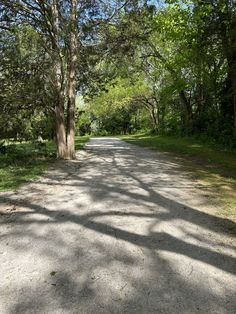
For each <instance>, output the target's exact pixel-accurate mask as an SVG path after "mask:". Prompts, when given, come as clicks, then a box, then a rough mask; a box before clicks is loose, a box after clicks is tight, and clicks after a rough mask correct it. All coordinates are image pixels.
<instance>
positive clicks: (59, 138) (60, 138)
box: [51, 0, 68, 159]
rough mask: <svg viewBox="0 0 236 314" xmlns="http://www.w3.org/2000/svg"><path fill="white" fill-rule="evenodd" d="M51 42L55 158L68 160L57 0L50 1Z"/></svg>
mask: <svg viewBox="0 0 236 314" xmlns="http://www.w3.org/2000/svg"><path fill="white" fill-rule="evenodd" d="M51 41H52V49H53V57H54V87H55V92H56V96H57V97H56V104H55V128H56V144H57V157H58V158H61V159H67V158H68V152H67V145H66V126H65V116H64V104H65V97H64V84H63V81H64V79H63V78H64V75H63V64H62V58H61V56H60V45H59V11H58V0H53V1H52V32H51Z"/></svg>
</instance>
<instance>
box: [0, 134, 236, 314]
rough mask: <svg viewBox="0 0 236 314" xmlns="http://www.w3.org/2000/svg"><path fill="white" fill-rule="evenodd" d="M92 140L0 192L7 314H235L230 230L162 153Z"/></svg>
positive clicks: (235, 272)
mask: <svg viewBox="0 0 236 314" xmlns="http://www.w3.org/2000/svg"><path fill="white" fill-rule="evenodd" d="M110 142H112V139H109V143H110ZM91 143H94V148H93V149H92V148H89V149H88V150H87V147H86V150H85V151H83V152H81V153H80V154H78V156H77V158H78V160H77V161H75V162H58V164H57V166H56V167H54V168H53V169H51V170H50V171H49V172H47V173H45V174H44V176H43V177H41V178H40V179H38V180H37V181H35V182H32V183H29V184H28V185H26V186H24V187H22V188H21V189H20V190H19V191H17V192H16V193H5V194H4V195H2V206H3V205H4V204H5V205H7V207H5V209H6V208H9V210H5V212H4V215H2V216H0V228H1V232H2V237H1V249H0V252H2V254H1V255H0V259H1V265H2V268H1V270H0V275H1V276H2V277H1V278H4V279H3V281H2V283H0V285H4V289H2V288H3V286H2V287H1V290H2V291H3V293H1V299H2V300H3V302H4V306H5V309H6V313H20V312H22V309H27V311H28V312H35V311H37V310H36V309H40V312H50V310H51V309H53V310H52V311H54V312H58V311H59V310H60V311H64V312H67V311H68V312H69V311H70V310H71V308H72V307H73V308H76V310H77V311H78V312H81V313H92V312H95V313H111V312H115V313H116V312H117V313H147V312H148V313H156V312H159V311H163V312H167V313H186V314H187V313H198V312H199V311H200V312H201V313H226V312H227V313H233V308H234V307H235V306H236V304H235V302H234V294H235V288H236V287H235V275H236V268H235V263H236V256H235V250H234V248H235V240H234V238H233V235H230V234H228V230H229V229H230V230H233V229H232V228H233V227H235V224H234V223H233V222H232V221H230V220H227V219H222V218H219V217H214V216H212V215H210V214H209V213H206V212H204V211H203V209H204V210H205V209H206V208H207V207H208V206H209V204H208V198H205V197H204V196H203V195H202V190H201V188H202V186H201V185H199V184H198V183H196V184H195V183H194V182H193V181H191V178H190V177H189V175H188V173H183V172H182V168H181V165H178V163H177V162H173V161H171V160H169V159H168V158H167V157H166V156H165V155H162V154H160V153H155V152H152V151H149V150H144V149H141V148H138V147H135V146H130V145H128V144H126V143H123V142H121V141H119V140H117V139H114V141H113V143H110V145H111V146H114V147H119V149H114V150H113V148H112V149H110V148H109V147H110V146H108V148H107V150H106V149H104V150H101V151H100V150H97V148H96V146H99V145H100V143H101V146H104V147H105V146H106V139H105V138H104V139H93V140H92V142H91ZM123 146H124V149H123V148H122V147H123ZM127 147H128V148H129V149H126V148H127ZM87 154H88V156H89V159H87ZM171 169H175V171H173V172H171ZM204 192H205V191H204ZM1 212H3V211H1ZM6 248H7V250H6ZM16 278H17V280H16ZM6 283H9V284H6ZM9 294H11V295H13V296H14V298H12V299H11V302H9V301H7V299H8V298H7V296H8V295H9ZM35 299H36V301H35V302H34V300H35Z"/></svg>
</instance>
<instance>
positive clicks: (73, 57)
mask: <svg viewBox="0 0 236 314" xmlns="http://www.w3.org/2000/svg"><path fill="white" fill-rule="evenodd" d="M70 22H71V27H70V43H69V66H68V68H69V73H68V108H67V139H66V140H67V150H68V158H69V159H74V158H75V105H76V62H77V36H78V31H77V0H71V20H70Z"/></svg>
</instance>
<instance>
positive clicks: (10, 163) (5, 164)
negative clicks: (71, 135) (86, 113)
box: [0, 136, 89, 192]
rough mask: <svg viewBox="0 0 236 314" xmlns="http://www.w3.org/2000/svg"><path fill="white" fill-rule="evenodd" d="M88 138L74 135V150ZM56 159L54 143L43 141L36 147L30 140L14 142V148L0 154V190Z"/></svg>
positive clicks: (28, 177) (33, 175)
mask: <svg viewBox="0 0 236 314" xmlns="http://www.w3.org/2000/svg"><path fill="white" fill-rule="evenodd" d="M88 140H89V137H88V136H81V137H76V139H75V147H76V150H79V149H81V148H82V147H83V146H84V144H85V143H86V142H87V141H88ZM55 159H56V145H55V144H54V143H53V142H45V145H44V146H43V147H38V146H37V145H35V144H34V143H32V142H24V143H14V150H12V151H11V152H8V153H7V154H5V155H3V154H0V192H4V191H9V190H14V189H16V188H18V187H19V186H20V185H21V184H23V183H26V182H28V181H29V180H32V179H34V178H36V177H37V176H39V175H40V174H42V173H43V172H44V171H45V170H46V169H47V168H48V166H49V165H50V164H52V163H53V162H54V161H55Z"/></svg>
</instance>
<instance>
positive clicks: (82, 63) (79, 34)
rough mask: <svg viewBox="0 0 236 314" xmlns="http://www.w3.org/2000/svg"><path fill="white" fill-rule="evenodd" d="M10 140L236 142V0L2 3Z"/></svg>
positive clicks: (64, 145) (62, 149) (0, 110)
mask: <svg viewBox="0 0 236 314" xmlns="http://www.w3.org/2000/svg"><path fill="white" fill-rule="evenodd" d="M0 46H1V50H0V72H1V74H0V88H1V93H0V103H1V107H0V123H1V129H0V138H1V139H2V140H6V139H14V140H18V141H19V140H32V139H37V138H39V137H41V138H43V139H54V140H55V141H56V143H57V155H58V157H59V158H63V159H73V158H74V157H75V144H74V137H75V134H77V133H80V134H95V135H109V134H128V133H135V132H140V131H145V132H146V131H151V132H153V133H158V134H174V135H179V136H185V135H196V136H200V137H204V138H210V139H213V140H214V141H217V142H219V143H221V144H223V145H225V146H228V147H230V148H234V147H235V145H236V5H235V1H232V0H209V1H202V0H193V1H188V0H183V1H175V0H169V1H138V0H128V1H119V0H117V1H95V0H94V1H93V0H88V1H80V0H67V1H59V0H48V1H38V0H17V1H14V0H2V1H1V4H0Z"/></svg>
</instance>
